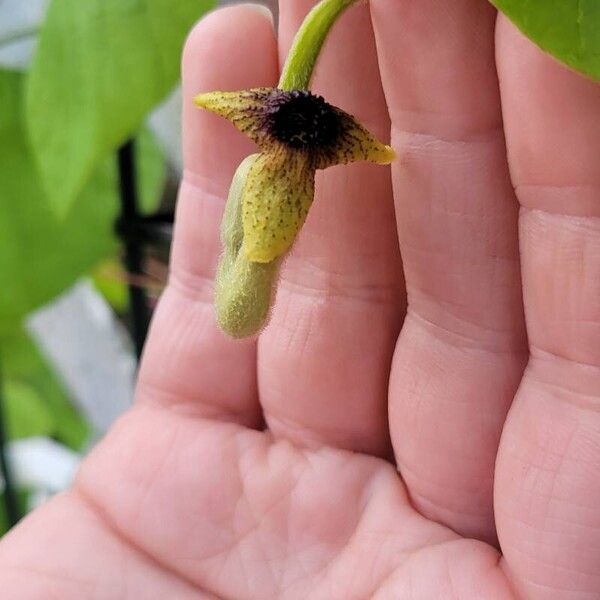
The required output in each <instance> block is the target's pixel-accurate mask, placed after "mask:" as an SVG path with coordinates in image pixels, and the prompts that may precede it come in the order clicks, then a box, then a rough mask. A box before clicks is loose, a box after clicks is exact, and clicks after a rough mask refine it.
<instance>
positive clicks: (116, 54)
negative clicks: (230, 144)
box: [27, 0, 213, 215]
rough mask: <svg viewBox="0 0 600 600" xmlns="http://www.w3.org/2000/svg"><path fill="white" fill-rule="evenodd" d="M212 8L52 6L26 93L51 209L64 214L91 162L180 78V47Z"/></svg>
mask: <svg viewBox="0 0 600 600" xmlns="http://www.w3.org/2000/svg"><path fill="white" fill-rule="evenodd" d="M212 5H213V2H212V0H176V1H173V0H53V2H52V3H51V4H50V8H49V11H48V16H47V18H46V21H45V23H44V26H43V28H42V32H41V35H40V41H39V47H38V51H37V53H36V56H35V60H34V62H33V65H32V69H31V74H30V77H29V81H28V86H27V88H28V89H27V119H28V125H29V130H30V133H31V136H32V140H33V142H34V153H35V155H36V158H37V160H38V163H39V166H40V173H41V175H42V185H43V187H44V189H45V190H46V192H47V194H48V199H49V200H50V203H51V205H52V208H53V209H54V210H55V211H56V212H57V214H60V215H65V214H67V213H68V212H69V210H70V209H71V207H72V205H73V204H74V203H75V202H76V199H77V198H78V197H79V195H80V192H81V191H82V189H83V187H84V185H85V183H86V182H87V181H88V180H89V178H90V176H91V174H92V173H93V172H94V170H95V169H96V168H97V166H98V163H99V161H101V160H102V159H103V158H104V157H106V155H107V153H109V152H110V151H112V150H114V149H115V148H116V147H117V146H119V145H120V144H122V143H123V142H124V141H125V140H126V139H127V138H129V137H130V136H131V135H132V134H133V133H134V132H135V131H136V130H138V129H139V127H140V125H141V123H142V121H143V119H144V117H145V116H146V114H147V113H148V111H149V110H150V109H151V108H152V107H153V106H155V105H156V103H157V102H159V101H160V100H162V99H163V98H164V97H165V96H166V95H167V94H168V92H169V91H170V90H171V89H172V88H173V85H174V84H175V82H176V81H177V79H178V77H179V61H180V55H181V50H182V46H183V42H184V38H185V36H186V34H187V32H188V31H189V30H190V28H191V27H192V25H193V24H194V22H195V21H196V20H197V19H198V18H199V17H200V16H201V15H202V13H203V12H205V11H206V10H207V9H209V8H211V7H212Z"/></svg>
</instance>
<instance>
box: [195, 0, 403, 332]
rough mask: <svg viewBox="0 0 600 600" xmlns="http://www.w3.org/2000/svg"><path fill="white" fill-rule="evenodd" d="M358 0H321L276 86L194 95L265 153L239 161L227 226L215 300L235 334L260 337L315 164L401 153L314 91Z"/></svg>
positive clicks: (308, 198)
mask: <svg viewBox="0 0 600 600" xmlns="http://www.w3.org/2000/svg"><path fill="white" fill-rule="evenodd" d="M356 2H357V0H323V1H322V2H320V3H319V4H318V5H317V6H316V7H315V8H314V9H313V10H312V11H311V12H310V13H309V14H308V16H307V17H306V19H305V21H304V23H303V24H302V26H301V28H300V30H299V31H298V34H297V35H296V38H295V40H294V43H293V45H292V49H291V50H290V53H289V55H288V59H287V61H286V64H285V66H284V69H283V72H282V75H281V79H280V82H279V86H278V87H277V88H255V89H250V90H241V91H238V92H210V93H206V94H200V95H199V96H197V97H196V98H195V99H194V101H195V104H196V105H197V106H198V107H200V108H203V109H205V110H208V111H211V112H213V113H215V114H217V115H220V116H222V117H224V118H226V119H228V120H229V121H231V123H232V124H233V125H234V126H235V127H236V128H237V129H239V130H240V131H242V132H243V133H245V134H246V135H247V136H248V137H250V139H252V140H253V141H254V142H255V143H256V145H257V146H258V149H259V151H260V152H259V153H258V154H255V155H252V156H250V157H248V158H247V159H246V160H244V161H243V162H242V164H241V165H240V167H239V168H238V170H237V172H236V174H235V176H234V178H233V181H232V185H231V189H230V192H229V197H228V200H227V206H226V209H225V213H224V217H223V223H222V229H221V240H222V243H223V247H224V251H223V255H222V257H221V261H220V264H219V268H218V272H217V280H216V289H215V306H216V312H217V321H218V323H219V326H220V327H221V329H222V330H223V331H224V332H225V333H227V334H228V335H230V336H232V337H235V338H242V337H248V336H252V335H255V334H256V333H258V332H259V331H260V330H261V329H262V327H263V326H264V325H265V323H266V322H267V319H268V316H269V310H270V306H271V301H272V297H273V294H274V287H275V285H276V281H277V275H278V271H279V266H280V264H281V261H282V259H283V257H284V256H285V255H286V253H287V252H288V251H289V250H290V248H291V247H292V244H293V243H294V241H295V239H296V236H297V235H298V232H299V231H300V229H301V227H302V225H303V224H304V221H305V220H306V217H307V215H308V211H309V209H310V206H311V205H312V201H313V197H314V185H315V172H316V170H317V169H325V168H327V167H330V166H334V165H338V164H347V163H351V162H355V161H360V160H366V161H370V162H374V163H378V164H382V165H385V164H389V163H390V162H391V161H392V160H393V159H394V156H395V155H394V151H393V150H392V148H390V147H389V146H386V145H385V144H383V143H381V142H380V141H379V140H377V138H375V136H373V135H372V134H371V133H370V132H369V131H367V130H366V129H365V128H364V127H363V126H362V125H361V124H360V123H359V122H358V121H357V120H356V119H354V117H352V116H351V115H349V114H348V113H346V112H344V111H343V110H341V109H339V108H337V107H335V106H332V105H330V104H328V103H327V102H326V101H325V100H324V99H323V98H321V97H319V96H315V95H314V94H312V93H311V92H310V91H308V86H309V84H310V80H311V77H312V73H313V70H314V67H315V65H316V62H317V59H318V56H319V53H320V51H321V49H322V47H323V44H324V42H325V39H326V37H327V35H328V33H329V31H330V30H331V27H332V26H333V24H334V23H335V21H336V20H337V19H338V18H339V16H340V15H341V14H342V13H343V12H344V11H345V10H346V9H347V8H348V7H349V6H351V5H352V4H354V3H356Z"/></svg>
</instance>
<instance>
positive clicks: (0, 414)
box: [0, 371, 21, 527]
mask: <svg viewBox="0 0 600 600" xmlns="http://www.w3.org/2000/svg"><path fill="white" fill-rule="evenodd" d="M7 446H8V433H7V428H6V414H5V403H4V393H3V390H2V372H1V371H0V474H1V475H2V479H4V507H5V511H6V518H7V520H8V525H9V527H12V526H13V525H16V524H17V523H18V522H19V519H20V518H21V515H20V514H19V505H18V504H17V495H16V492H15V486H14V482H13V478H12V472H11V469H10V464H9V460H8V456H7V453H6V450H7Z"/></svg>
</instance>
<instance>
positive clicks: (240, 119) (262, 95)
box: [194, 88, 273, 145]
mask: <svg viewBox="0 0 600 600" xmlns="http://www.w3.org/2000/svg"><path fill="white" fill-rule="evenodd" d="M272 94H273V88H254V89H250V90H242V91H239V92H208V93H205V94H199V95H198V96H196V97H195V98H194V104H195V105H196V106H198V107H199V108H203V109H205V110H208V111H210V112H213V113H215V114H216V115H219V116H221V117H224V118H225V119H227V120H228V121H231V123H233V125H235V127H236V128H237V129H239V130H240V131H241V132H242V133H245V134H246V135H247V136H248V137H249V138H250V139H252V140H253V141H254V142H256V143H257V144H259V145H261V142H262V141H264V139H265V137H266V135H267V131H266V129H265V103H266V101H267V99H268V98H269V97H270V96H271V95H272Z"/></svg>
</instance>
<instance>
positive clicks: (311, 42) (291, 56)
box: [277, 0, 359, 91]
mask: <svg viewBox="0 0 600 600" xmlns="http://www.w3.org/2000/svg"><path fill="white" fill-rule="evenodd" d="M358 1H359V0H322V2H320V3H319V4H317V5H316V6H315V7H314V8H313V9H312V10H311V11H310V13H308V15H307V16H306V18H305V19H304V22H303V23H302V26H301V27H300V29H299V30H298V33H297V34H296V37H295V38H294V42H293V44H292V47H291V49H290V51H289V53H288V56H287V60H286V61H285V65H284V67H283V71H282V73H281V78H280V79H279V85H278V86H277V87H279V89H282V90H287V91H290V90H307V89H308V87H309V86H310V80H311V78H312V74H313V71H314V69H315V65H316V64H317V59H318V58H319V54H320V52H321V49H322V47H323V44H324V43H325V40H326V39H327V35H328V34H329V31H330V30H331V28H332V27H333V25H334V23H335V22H336V21H337V19H338V18H339V17H340V15H341V14H342V13H343V12H344V11H345V10H346V9H347V8H349V7H350V6H352V4H356V3H357V2H358Z"/></svg>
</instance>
